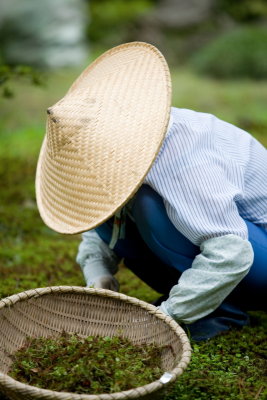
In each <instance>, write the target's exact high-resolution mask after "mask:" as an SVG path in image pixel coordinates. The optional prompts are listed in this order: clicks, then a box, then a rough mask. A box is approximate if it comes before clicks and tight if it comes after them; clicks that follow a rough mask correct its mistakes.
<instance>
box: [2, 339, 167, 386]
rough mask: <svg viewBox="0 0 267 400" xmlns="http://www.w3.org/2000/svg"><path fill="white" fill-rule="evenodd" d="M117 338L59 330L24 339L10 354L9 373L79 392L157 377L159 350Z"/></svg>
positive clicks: (29, 381)
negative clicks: (57, 333) (51, 334)
mask: <svg viewBox="0 0 267 400" xmlns="http://www.w3.org/2000/svg"><path fill="white" fill-rule="evenodd" d="M162 350H163V348H162V347H159V346H156V345H154V344H142V345H138V346H137V345H134V344H132V343H131V342H130V341H129V340H128V339H126V338H122V337H108V336H106V337H98V336H88V337H86V338H81V337H80V336H78V335H77V334H68V333H66V332H63V333H62V334H61V335H60V336H59V337H57V338H27V342H26V344H25V345H24V346H23V347H22V348H21V349H19V350H18V351H17V352H16V353H15V354H13V355H12V359H13V364H12V365H11V368H10V371H9V375H10V376H11V377H12V378H14V379H16V380H18V381H20V382H22V383H27V384H29V385H33V386H37V387H39V388H45V389H50V390H54V391H63V392H73V393H80V394H82V393H83V394H101V393H114V392H120V391H123V390H128V389H132V388H135V387H139V386H143V385H146V384H148V383H150V382H153V381H154V380H156V379H159V378H160V376H161V375H162V373H163V371H162V370H161V367H160V366H161V352H162Z"/></svg>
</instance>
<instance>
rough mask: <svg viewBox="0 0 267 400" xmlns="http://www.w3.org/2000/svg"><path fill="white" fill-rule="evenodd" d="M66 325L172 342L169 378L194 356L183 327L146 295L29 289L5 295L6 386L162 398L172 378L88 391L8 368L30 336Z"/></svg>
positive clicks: (1, 330) (38, 394) (102, 399)
mask: <svg viewBox="0 0 267 400" xmlns="http://www.w3.org/2000/svg"><path fill="white" fill-rule="evenodd" d="M63 330H65V331H66V332H69V333H77V334H79V335H81V336H84V337H86V336H89V335H99V336H123V337H127V338H129V339H130V340H131V341H132V342H133V343H134V344H140V345H141V344H142V343H156V344H157V345H169V347H168V349H167V350H166V351H164V353H163V354H162V367H163V369H164V371H168V372H169V373H171V374H172V378H171V380H170V382H169V383H172V382H174V381H175V380H176V378H177V377H178V376H179V375H181V374H182V373H183V371H184V369H185V368H186V367H187V365H188V363H189V361H190V355H191V349H190V344H189V341H188V338H187V336H186V334H185V332H184V331H183V330H182V328H181V327H180V326H179V325H178V324H176V322H175V321H174V320H172V318H170V317H168V316H165V315H164V314H163V313H162V312H160V311H159V310H158V309H157V308H156V307H154V306H152V305H150V304H148V303H145V302H143V301H141V300H138V299H135V298H132V297H129V296H126V295H123V294H120V293H115V292H112V291H109V290H104V289H91V288H83V287H70V286H57V287H47V288H41V289H34V290H29V291H26V292H23V293H19V294H16V295H13V296H10V297H7V298H5V299H3V300H2V301H0V391H2V392H3V393H5V394H6V395H7V396H8V397H9V398H10V399H12V400H20V399H21V400H22V399H25V400H27V399H29V400H33V399H47V400H50V399H55V400H112V399H114V400H115V399H138V398H142V399H148V398H151V399H152V398H153V399H155V398H156V395H157V393H160V391H161V389H164V388H165V387H167V386H168V384H169V383H168V384H163V383H162V382H161V381H160V380H157V381H154V382H152V383H149V384H147V385H145V386H142V387H138V388H135V389H131V390H127V391H123V392H117V393H113V394H101V395H85V394H81V395H79V394H74V393H65V392H55V391H51V390H46V389H38V388H36V387H34V386H30V385H25V384H22V383H20V382H18V381H16V380H14V379H12V378H10V377H9V376H8V375H7V373H8V370H9V367H10V365H11V363H12V361H11V358H10V354H12V353H14V352H15V351H16V350H17V349H19V348H20V347H21V346H23V344H24V343H25V340H26V337H27V336H32V337H40V336H42V337H51V336H53V337H56V336H57V335H60V334H61V333H62V331H63Z"/></svg>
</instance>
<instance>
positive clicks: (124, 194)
mask: <svg viewBox="0 0 267 400" xmlns="http://www.w3.org/2000/svg"><path fill="white" fill-rule="evenodd" d="M170 107H171V80H170V73H169V69H168V65H167V63H166V61H165V58H164V57H163V56H162V54H161V53H160V52H159V50H157V49H156V48H155V47H154V46H152V45H150V44H147V43H143V42H132V43H127V44H124V45H121V46H117V47H115V48H113V49H111V50H109V51H107V52H106V53H104V54H103V55H102V56H101V57H99V58H98V59H97V60H96V61H95V62H94V63H92V64H91V65H90V66H89V67H88V68H87V69H85V71H84V72H83V73H82V74H81V75H80V77H79V78H78V79H77V80H76V81H75V82H74V84H73V85H72V86H71V88H70V90H69V91H68V92H67V94H66V95H65V97H64V98H63V99H62V100H60V101H59V102H58V103H56V104H55V105H54V106H53V107H51V108H50V109H49V110H48V118H47V130H46V136H45V139H44V142H43V145H42V149H41V152H40V156H39V160H38V165H37V174H36V196H37V205H38V208H39V211H40V214H41V217H42V218H43V220H44V222H45V223H46V224H47V225H48V226H49V227H50V228H52V229H53V230H55V231H57V232H60V233H66V234H75V233H80V232H83V231H86V230H90V229H92V228H94V227H96V226H98V225H100V224H101V223H102V222H104V221H105V220H107V219H108V218H110V217H111V216H112V215H113V214H114V213H115V212H116V211H117V210H118V209H119V208H120V207H122V206H123V205H124V204H125V203H126V202H127V201H128V200H129V199H130V198H131V197H132V196H133V194H134V193H135V192H136V191H137V189H138V188H139V187H140V185H141V184H142V181H143V180H144V177H145V176H146V174H147V172H148V170H149V168H150V167H151V165H152V163H153V161H154V160H155V158H156V155H157V154H158V151H159V149H160V146H161V144H162V141H163V139H164V136H165V133H166V130H167V126H168V122H169V116H170Z"/></svg>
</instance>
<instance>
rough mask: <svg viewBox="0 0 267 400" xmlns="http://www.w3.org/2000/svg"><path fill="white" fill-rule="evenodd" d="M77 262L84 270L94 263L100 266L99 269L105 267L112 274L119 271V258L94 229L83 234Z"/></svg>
mask: <svg viewBox="0 0 267 400" xmlns="http://www.w3.org/2000/svg"><path fill="white" fill-rule="evenodd" d="M76 261H77V263H78V264H80V266H81V268H82V269H84V268H85V265H88V264H90V263H91V264H93V263H94V265H97V266H98V269H100V267H101V266H105V268H106V269H107V270H108V271H109V272H110V273H111V274H115V273H116V272H117V271H118V263H119V258H118V257H117V256H116V254H115V253H114V251H113V250H111V249H110V248H109V247H108V245H107V244H106V243H105V242H104V241H103V240H102V239H101V238H100V237H99V235H98V234H97V232H96V231H95V230H94V229H92V230H90V231H87V232H84V233H83V234H82V241H81V243H80V245H79V249H78V254H77V257H76Z"/></svg>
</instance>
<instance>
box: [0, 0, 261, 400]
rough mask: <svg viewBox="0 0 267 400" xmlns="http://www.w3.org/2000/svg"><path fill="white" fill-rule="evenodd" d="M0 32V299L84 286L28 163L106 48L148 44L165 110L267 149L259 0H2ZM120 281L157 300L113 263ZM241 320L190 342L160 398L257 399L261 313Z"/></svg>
mask: <svg viewBox="0 0 267 400" xmlns="http://www.w3.org/2000/svg"><path fill="white" fill-rule="evenodd" d="M0 35H1V43H0V116H1V118H0V188H1V195H0V298H1V297H5V296H9V295H11V294H14V293H17V292H20V291H23V290H27V289H30V288H35V287H42V286H50V285H84V281H83V277H82V274H81V271H80V269H79V267H78V266H77V264H76V262H75V257H76V253H77V247H78V244H79V242H80V236H79V235H75V236H63V235H59V234H57V233H55V232H53V231H51V230H50V229H49V228H47V227H46V226H45V225H44V223H43V222H42V220H41V218H40V216H39V213H38V210H37V207H36V201H35V185H34V180H35V170H36V163H37V158H38V154H39V150H40V146H41V143H42V140H43V137H44V134H45V123H46V109H47V108H48V107H49V106H51V105H52V104H54V103H55V102H56V101H58V100H59V99H60V98H61V97H63V96H64V94H65V93H66V91H67V89H68V88H69V86H70V85H71V83H72V82H73V80H74V79H75V78H76V77H77V76H78V75H79V74H80V73H81V72H82V70H83V69H84V67H86V66H87V65H88V64H89V63H90V62H91V61H92V60H94V59H95V58H96V57H97V56H98V55H99V54H101V53H102V52H103V51H105V50H107V49H109V48H110V47H112V46H115V45H118V44H121V43H124V42H128V41H135V40H141V41H146V42H149V43H152V44H154V45H156V46H157V47H158V48H159V49H160V50H161V52H162V53H163V54H164V56H165V57H166V59H167V61H168V63H169V65H170V69H171V75H172V82H173V101H172V103H173V105H174V106H177V107H182V108H190V109H194V110H197V111H202V112H208V113H213V114H215V115H216V116H218V117H219V118H222V119H224V120H226V121H228V122H231V123H233V124H236V125H237V126H239V127H240V128H243V129H245V130H247V131H248V132H250V133H251V134H252V135H254V136H255V137H256V138H258V140H259V141H260V142H261V143H262V144H263V145H265V146H267V112H266V104H267V1H266V0H254V1H251V0H235V1H232V0H198V1H196V0H136V1H133V0H128V1H123V0H91V1H89V0H88V1H85V0H42V1H37V0H23V1H21V0H2V1H1V3H0ZM118 279H119V281H120V284H121V291H122V292H124V293H126V294H129V295H131V296H135V297H139V298H141V299H143V300H145V301H152V300H154V299H155V298H157V297H158V294H157V293H155V292H153V291H152V290H151V289H150V288H148V287H147V286H146V285H145V284H143V283H142V282H140V281H139V280H138V279H137V278H136V277H135V276H134V275H133V274H131V273H130V272H129V271H127V270H126V269H125V268H124V267H123V265H122V266H121V268H120V270H119V273H118ZM251 318H252V326H251V327H249V328H245V330H243V331H241V332H238V333H237V332H235V331H234V332H232V333H230V334H227V335H224V336H222V337H221V338H218V339H216V340H214V341H210V342H208V343H207V344H203V345H198V344H196V343H195V344H193V349H194V354H193V358H192V363H191V364H190V368H189V369H188V371H187V372H186V373H185V374H184V375H183V378H181V379H180V380H179V384H178V385H177V386H176V387H175V388H174V391H173V393H171V394H170V395H169V396H168V397H167V399H168V400H174V399H177V400H178V399H180V400H189V399H190V400H191V399H193V400H202V399H203V400H204V399H209V400H210V399H223V400H227V399H237V400H250V399H251V400H252V399H266V398H267V388H266V376H267V361H266V323H267V321H266V315H265V314H264V313H261V312H258V313H256V314H255V313H254V314H251ZM264 343H265V345H264ZM0 396H1V395H0Z"/></svg>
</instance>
